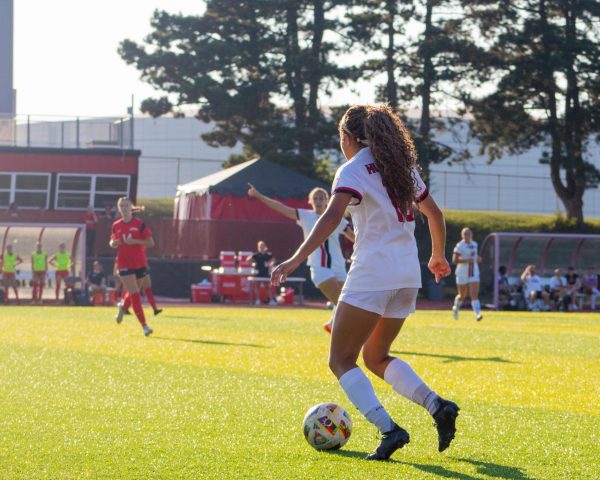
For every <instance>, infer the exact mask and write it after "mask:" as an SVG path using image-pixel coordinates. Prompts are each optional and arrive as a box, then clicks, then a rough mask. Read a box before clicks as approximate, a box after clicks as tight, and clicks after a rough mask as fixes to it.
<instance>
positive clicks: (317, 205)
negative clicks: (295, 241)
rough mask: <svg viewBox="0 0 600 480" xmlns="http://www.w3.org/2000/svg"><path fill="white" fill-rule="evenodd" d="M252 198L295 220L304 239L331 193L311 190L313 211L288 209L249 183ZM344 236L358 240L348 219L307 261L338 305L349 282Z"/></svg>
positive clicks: (316, 281) (327, 325)
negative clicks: (341, 245)
mask: <svg viewBox="0 0 600 480" xmlns="http://www.w3.org/2000/svg"><path fill="white" fill-rule="evenodd" d="M248 195H249V196H250V197H252V198H256V199H257V200H260V201H261V202H262V203H263V204H265V205H266V206H267V207H269V208H271V209H273V210H275V211H276V212H279V213H281V214H282V215H284V216H286V217H288V218H289V219H291V220H295V221H296V223H297V224H298V225H300V227H301V228H302V232H303V233H304V238H306V237H307V236H308V234H309V233H310V231H311V230H312V229H313V227H314V226H315V223H317V220H318V219H319V217H320V216H321V215H322V214H323V212H324V211H325V208H327V203H328V202H329V194H328V193H327V191H326V190H325V189H323V188H318V187H317V188H314V189H313V190H311V192H310V193H309V194H308V203H309V204H310V205H311V207H312V210H308V209H305V208H292V207H288V206H287V205H284V204H283V203H281V202H279V201H277V200H274V199H272V198H269V197H267V196H266V195H263V194H262V193H260V192H259V191H258V190H257V189H256V188H255V187H254V186H253V185H252V184H250V183H249V184H248ZM340 235H344V236H345V237H346V238H348V239H349V240H351V241H354V232H353V230H352V229H351V228H350V225H349V224H348V221H347V220H346V219H344V218H342V219H341V220H340V222H339V224H338V225H337V228H336V229H335V230H334V231H333V232H332V233H331V235H329V236H328V237H327V238H326V239H325V240H324V241H323V243H322V244H320V245H318V246H317V248H316V249H315V250H314V252H312V253H311V254H310V255H309V257H308V262H307V265H308V266H309V267H310V277H311V280H312V281H313V283H314V284H315V286H316V287H317V288H318V289H319V290H321V292H322V293H323V295H325V297H326V298H327V300H329V301H330V302H332V303H333V305H337V303H338V299H339V297H340V292H341V291H342V287H343V285H344V281H345V280H346V259H345V258H344V256H343V255H342V249H341V248H340V239H339V236H340ZM334 315H335V307H334V312H333V315H332V316H331V319H330V320H329V321H328V322H326V323H325V324H324V325H323V327H324V328H325V330H326V331H327V332H329V333H331V327H332V325H333V318H334Z"/></svg>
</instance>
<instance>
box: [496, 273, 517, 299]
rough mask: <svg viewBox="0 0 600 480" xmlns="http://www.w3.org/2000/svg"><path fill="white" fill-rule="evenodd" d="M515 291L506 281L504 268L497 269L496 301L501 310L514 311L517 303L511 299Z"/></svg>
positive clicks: (506, 276)
mask: <svg viewBox="0 0 600 480" xmlns="http://www.w3.org/2000/svg"><path fill="white" fill-rule="evenodd" d="M515 291H516V288H515V287H514V286H513V285H511V284H510V282H509V281H508V275H507V274H506V266H505V265H500V267H499V268H498V296H499V298H498V301H499V303H500V307H501V308H505V309H508V308H510V309H514V308H516V307H517V301H516V300H515V299H513V298H512V294H513V293H514V292H515Z"/></svg>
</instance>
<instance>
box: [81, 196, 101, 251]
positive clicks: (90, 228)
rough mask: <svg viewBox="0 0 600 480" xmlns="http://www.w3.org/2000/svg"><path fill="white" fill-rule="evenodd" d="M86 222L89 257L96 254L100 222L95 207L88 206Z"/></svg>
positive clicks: (86, 249) (84, 215)
mask: <svg viewBox="0 0 600 480" xmlns="http://www.w3.org/2000/svg"><path fill="white" fill-rule="evenodd" d="M83 221H84V222H85V254H86V255H87V256H88V257H93V256H95V255H96V224H97V223H98V215H96V212H95V211H94V207H92V206H91V205H89V206H88V208H87V210H86V212H85V213H84V214H83Z"/></svg>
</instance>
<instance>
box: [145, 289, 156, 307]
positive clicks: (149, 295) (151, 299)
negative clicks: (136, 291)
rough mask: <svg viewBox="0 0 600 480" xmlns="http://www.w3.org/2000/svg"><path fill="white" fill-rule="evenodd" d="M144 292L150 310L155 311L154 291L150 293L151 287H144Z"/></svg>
mask: <svg viewBox="0 0 600 480" xmlns="http://www.w3.org/2000/svg"><path fill="white" fill-rule="evenodd" d="M144 294H145V295H146V298H147V299H148V303H149V304H150V306H151V307H152V310H155V311H156V300H154V293H152V289H151V288H144Z"/></svg>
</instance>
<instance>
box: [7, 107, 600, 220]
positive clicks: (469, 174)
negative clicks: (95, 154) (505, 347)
mask: <svg viewBox="0 0 600 480" xmlns="http://www.w3.org/2000/svg"><path fill="white" fill-rule="evenodd" d="M27 119H28V118H27V117H25V116H19V117H18V118H17V119H16V120H11V121H13V122H16V124H15V125H16V127H15V132H16V134H15V136H14V139H13V140H11V144H14V145H19V146H27V145H30V146H38V147H66V148H69V147H75V146H80V147H86V146H94V147H102V146H105V147H114V148H121V147H123V148H135V149H138V150H141V152H142V154H141V157H140V165H139V178H138V196H140V197H143V198H173V197H174V196H175V192H176V190H177V186H178V185H181V184H184V183H188V182H191V181H193V180H195V179H197V178H200V177H204V176H206V175H210V174H212V173H215V172H217V171H219V170H220V169H221V168H222V167H221V165H222V163H223V162H224V161H225V160H227V159H228V157H229V156H230V155H231V154H232V153H240V152H241V148H242V147H241V145H236V147H235V148H233V149H231V148H213V147H210V146H208V145H207V144H206V143H205V142H204V141H203V140H202V138H201V134H202V133H205V132H208V131H210V130H211V128H212V125H211V124H206V123H203V122H201V121H199V120H197V119H196V118H194V117H186V118H173V117H161V118H157V119H154V118H150V117H136V118H135V119H134V122H133V125H134V131H133V140H132V136H131V133H132V132H131V120H130V118H129V117H126V118H118V117H110V118H94V119H89V118H88V119H81V120H79V121H76V120H73V118H70V119H66V120H62V119H48V118H45V119H40V118H35V119H33V118H29V121H27ZM466 133H467V129H466V126H465V125H464V124H462V125H461V124H458V125H455V126H454V128H453V129H452V130H448V131H446V132H444V133H441V134H439V135H438V137H437V140H438V141H439V142H441V143H443V144H445V145H448V146H450V147H451V148H453V149H454V150H455V151H460V150H462V149H464V148H465V146H467V147H468V150H469V151H470V152H471V154H472V155H473V156H472V158H471V159H470V160H468V161H465V162H463V163H458V164H453V165H448V164H447V163H442V164H438V165H432V167H431V182H430V189H431V191H432V192H433V194H434V195H435V198H436V201H437V202H438V203H439V204H440V206H442V207H444V208H447V209H455V210H487V211H505V212H517V213H543V214H554V213H557V212H563V213H564V207H563V205H562V202H561V201H560V200H559V199H558V197H557V196H556V194H555V192H554V189H553V187H552V184H551V182H550V167H549V166H548V165H543V164H540V163H539V159H540V158H541V153H542V150H541V149H540V148H537V149H532V150H531V151H528V152H526V153H523V154H521V155H506V156H505V157H503V158H501V159H499V160H496V161H495V162H493V163H491V164H488V159H487V157H486V156H482V155H477V150H478V144H477V142H475V141H473V140H468V138H467V135H466ZM586 160H587V161H589V162H590V163H592V164H593V165H595V166H596V168H598V169H600V146H599V145H598V144H597V143H596V142H594V141H590V147H589V150H588V152H587V155H586ZM584 215H585V216H586V217H599V218H600V189H588V190H587V192H586V193H585V196H584Z"/></svg>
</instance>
